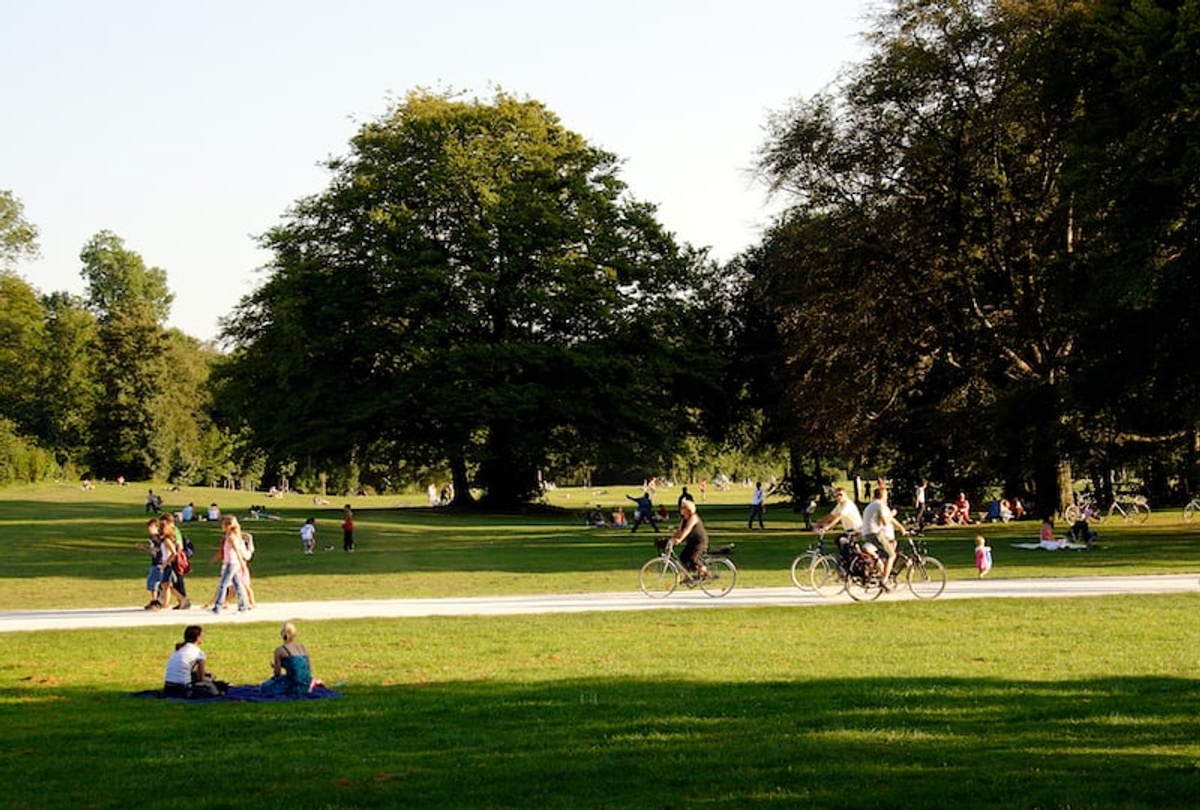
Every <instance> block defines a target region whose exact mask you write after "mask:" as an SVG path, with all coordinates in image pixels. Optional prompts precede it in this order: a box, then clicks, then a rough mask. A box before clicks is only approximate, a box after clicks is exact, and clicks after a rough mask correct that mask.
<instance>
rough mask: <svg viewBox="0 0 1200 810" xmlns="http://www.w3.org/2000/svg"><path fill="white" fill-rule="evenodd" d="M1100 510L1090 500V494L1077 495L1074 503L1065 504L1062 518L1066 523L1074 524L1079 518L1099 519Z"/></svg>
mask: <svg viewBox="0 0 1200 810" xmlns="http://www.w3.org/2000/svg"><path fill="white" fill-rule="evenodd" d="M1099 519H1100V510H1099V509H1098V508H1097V507H1096V502H1095V501H1093V500H1092V498H1091V496H1090V495H1083V496H1081V497H1079V498H1078V499H1077V500H1076V501H1075V503H1073V504H1070V505H1068V506H1067V508H1066V509H1064V510H1063V520H1065V521H1067V523H1071V524H1074V523H1076V522H1078V521H1080V520H1099Z"/></svg>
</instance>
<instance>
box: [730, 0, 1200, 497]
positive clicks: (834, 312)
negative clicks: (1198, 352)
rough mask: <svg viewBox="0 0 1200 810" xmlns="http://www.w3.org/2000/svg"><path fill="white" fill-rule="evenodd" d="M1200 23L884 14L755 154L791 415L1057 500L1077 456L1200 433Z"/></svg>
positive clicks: (1041, 14)
mask: <svg viewBox="0 0 1200 810" xmlns="http://www.w3.org/2000/svg"><path fill="white" fill-rule="evenodd" d="M1198 37H1200V18H1198V17H1197V15H1196V4H1195V3H1183V4H1169V5H1167V4H1152V3H1136V2H1135V3H1128V2H1117V1H1116V0H1113V1H1112V2H1104V3H1070V2H1032V3H1004V2H987V1H985V0H955V1H954V2H936V3H935V2H927V1H926V0H901V2H897V3H896V4H895V6H894V7H893V8H892V9H890V10H889V11H888V12H886V13H884V14H882V15H881V16H880V17H879V18H878V19H877V21H876V24H875V27H874V29H873V31H872V34H871V40H870V41H871V43H872V45H873V46H874V47H873V51H872V53H871V55H870V56H869V57H868V58H867V59H866V60H865V61H864V62H863V63H862V64H860V65H858V66H856V67H855V68H854V69H853V70H852V71H851V72H850V73H849V74H848V76H847V77H846V79H845V80H844V82H843V83H842V84H841V85H840V86H839V87H838V88H837V90H836V91H835V92H832V93H829V94H822V95H818V96H816V97H814V98H811V99H806V100H800V101H798V102H797V103H796V104H795V106H794V107H793V108H792V109H790V110H787V111H785V112H783V113H781V114H779V115H777V116H776V117H775V118H774V120H773V121H772V129H771V134H770V139H769V141H768V142H767V144H766V145H765V147H764V149H763V151H762V154H761V162H760V166H761V169H762V172H763V175H764V177H765V178H766V179H767V181H768V182H769V183H770V184H771V186H772V188H773V189H775V190H776V191H777V192H779V193H781V194H784V195H786V197H787V199H789V200H790V202H791V205H790V207H789V209H788V210H787V212H786V213H785V214H784V215H783V216H781V217H780V218H779V219H778V221H777V222H776V223H775V225H774V227H773V228H772V229H771V231H770V232H769V233H768V235H767V237H766V239H765V240H764V243H763V245H762V246H761V247H759V248H757V249H755V250H753V251H750V252H748V253H747V254H746V255H745V256H744V257H743V258H742V263H743V265H744V268H745V269H746V271H747V272H748V273H749V274H750V276H751V277H752V278H753V279H754V280H755V286H754V288H753V289H754V290H755V292H756V293H758V294H757V295H756V296H754V297H752V298H750V299H749V300H748V302H747V307H748V308H755V309H757V310H758V311H760V312H762V313H764V314H765V318H766V320H767V322H768V323H769V324H770V327H771V330H772V333H773V334H771V335H770V336H769V337H772V338H773V340H767V341H763V339H762V336H761V335H758V336H756V342H755V343H754V344H753V345H756V346H760V347H761V346H765V347H766V348H765V351H767V352H768V353H770V354H771V355H772V356H774V357H775V361H774V362H772V363H770V364H767V367H769V368H773V369H776V370H778V372H779V373H778V375H777V376H776V378H775V379H774V380H773V381H771V385H768V386H761V387H760V388H759V389H758V390H759V391H760V393H765V394H767V395H768V396H767V398H766V399H765V400H764V401H765V403H766V406H767V407H768V410H769V412H770V414H771V416H772V421H773V424H774V426H775V430H776V431H777V432H778V433H779V435H780V436H781V437H782V438H784V439H785V440H787V441H788V442H789V443H790V444H791V445H792V446H795V447H802V448H805V450H806V451H807V452H808V453H810V454H811V455H812V456H813V457H821V456H822V455H824V456H825V457H826V458H828V457H829V456H831V455H836V456H841V457H845V458H851V459H857V460H858V463H859V464H861V465H862V466H863V467H865V468H874V469H880V468H883V469H890V470H892V471H896V470H898V471H900V472H902V473H904V474H907V475H908V476H909V477H911V478H919V477H929V478H932V479H934V480H938V481H942V482H947V483H949V484H951V485H954V484H958V485H962V484H963V483H964V482H965V483H968V484H981V483H983V482H987V481H1000V482H1004V483H1005V484H1006V485H1007V486H1008V487H1009V489H1010V490H1016V491H1019V492H1021V493H1022V494H1028V493H1029V492H1033V493H1034V494H1036V496H1037V498H1038V501H1039V504H1040V505H1041V507H1042V509H1043V510H1046V511H1052V510H1053V509H1054V508H1055V507H1057V506H1058V504H1059V503H1060V501H1061V500H1063V499H1066V498H1068V497H1070V489H1069V487H1070V482H1071V480H1072V477H1073V475H1072V469H1073V468H1072V463H1073V462H1080V461H1082V462H1084V463H1085V464H1087V465H1088V467H1087V470H1088V472H1091V473H1093V474H1094V475H1095V477H1096V478H1097V479H1098V481H1099V482H1100V483H1101V484H1111V482H1112V481H1113V480H1114V478H1116V477H1118V475H1119V469H1120V467H1121V464H1122V463H1123V462H1124V463H1129V462H1132V461H1134V460H1136V461H1139V462H1141V467H1142V471H1143V472H1145V471H1146V470H1147V468H1149V467H1150V466H1151V465H1150V464H1149V462H1148V461H1147V459H1148V458H1149V457H1150V456H1151V455H1153V453H1160V454H1161V453H1164V452H1169V451H1170V448H1171V447H1172V446H1173V447H1174V448H1175V449H1177V450H1184V451H1186V450H1187V449H1188V448H1189V447H1190V448H1192V453H1193V454H1194V447H1195V435H1196V433H1195V429H1196V425H1197V423H1198V421H1200V419H1198V416H1200V412H1198V411H1197V406H1196V404H1195V403H1196V397H1195V396H1194V392H1195V385H1196V383H1195V381H1194V380H1188V381H1186V382H1184V383H1183V385H1180V384H1179V382H1180V381H1179V376H1180V375H1179V374H1178V370H1179V368H1181V367H1182V366H1183V365H1186V359H1187V357H1189V356H1190V357H1193V358H1194V357H1195V349H1196V346H1197V343H1196V326H1195V323H1194V319H1193V318H1190V317H1188V316H1186V315H1184V314H1183V313H1184V312H1192V311H1194V302H1195V301H1196V300H1197V299H1196V293H1197V289H1196V285H1197V281H1196V279H1197V277H1198V274H1197V273H1196V268H1195V262H1196V258H1195V244H1196V235H1197V232H1196V228H1197V223H1196V218H1195V215H1194V207H1195V204H1196V181H1197V171H1196V170H1197V168H1198V167H1197V164H1196V148H1197V143H1198V141H1197V137H1198V135H1197V133H1198V132H1200V130H1197V128H1196V126H1195V124H1196V123H1197V122H1196V113H1195V108H1194V99H1195V76H1196V75H1197V73H1196V71H1195V68H1196V65H1195V61H1196V53H1197V51H1196V47H1195V46H1196V42H1197V38H1198ZM1189 82H1190V84H1189ZM1148 84H1149V85H1153V86H1154V89H1153V90H1152V89H1151V88H1150V87H1148V86H1147V85H1148ZM1187 301H1190V302H1192V306H1191V307H1190V308H1189V306H1188V305H1187V304H1186V303H1185V302H1187ZM1131 327H1132V328H1131ZM1126 335H1128V340H1126V339H1125V336H1126ZM1135 433H1136V434H1140V435H1139V436H1136V437H1135V435H1134V434H1135ZM1139 438H1141V439H1147V441H1144V442H1141V443H1140V446H1139V448H1138V449H1137V450H1136V451H1134V452H1126V453H1125V454H1124V455H1118V454H1117V453H1116V451H1117V449H1118V448H1125V449H1128V448H1129V447H1130V446H1131V445H1133V444H1135V443H1137V439H1139ZM1172 442H1174V443H1175V444H1174V445H1172ZM1148 451H1149V452H1148ZM1192 459H1193V463H1194V455H1193V457H1192ZM1187 471H1188V470H1187V465H1186V463H1184V464H1182V465H1177V466H1176V468H1175V470H1174V473H1175V474H1176V475H1177V476H1181V479H1180V480H1183V481H1185V482H1186V480H1187V475H1186V474H1187ZM1143 477H1150V476H1148V475H1143ZM1164 483H1165V479H1164ZM1184 486H1186V483H1185V484H1184Z"/></svg>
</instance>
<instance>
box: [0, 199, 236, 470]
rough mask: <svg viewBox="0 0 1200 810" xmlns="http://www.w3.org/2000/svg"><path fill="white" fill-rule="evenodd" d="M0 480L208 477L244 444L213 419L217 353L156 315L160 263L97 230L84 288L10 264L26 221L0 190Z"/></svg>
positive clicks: (26, 252)
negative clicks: (30, 276) (41, 284)
mask: <svg viewBox="0 0 1200 810" xmlns="http://www.w3.org/2000/svg"><path fill="white" fill-rule="evenodd" d="M0 248H2V251H3V252H0V403H2V404H0V483H10V482H12V481H25V480H38V479H42V478H47V477H51V476H55V475H68V476H76V475H89V476H96V477H101V478H110V479H114V478H117V477H118V476H124V477H127V478H130V479H144V478H160V479H161V478H175V479H177V480H181V481H188V482H196V483H200V482H204V483H212V484H216V483H218V482H220V481H224V480H229V479H230V478H231V477H232V476H233V475H234V474H235V472H237V471H238V470H240V469H244V460H241V461H239V460H238V459H237V457H238V455H239V454H241V455H243V456H244V455H245V454H246V449H245V448H244V447H241V446H240V445H239V442H237V441H235V440H234V439H233V438H232V437H231V435H230V434H229V432H228V431H226V430H223V429H221V428H220V427H219V426H218V425H217V423H216V422H214V419H213V413H212V408H211V405H212V399H211V395H210V394H209V393H208V386H207V381H208V377H209V374H210V372H211V368H212V365H213V363H214V361H215V360H216V358H217V353H216V351H215V350H214V349H213V348H212V347H206V346H203V345H201V344H200V343H199V342H198V341H196V340H195V339H193V338H190V337H187V336H186V335H183V334H182V333H180V332H179V331H178V330H167V329H165V328H164V327H163V326H162V324H163V322H164V321H165V320H166V318H167V316H168V315H169V313H170V307H171V302H172V296H171V293H170V291H169V290H168V289H167V284H166V274H165V273H164V272H163V271H162V270H161V269H159V268H154V267H146V265H145V263H144V262H143V261H142V259H141V257H140V256H138V255H137V254H136V253H134V252H132V251H130V250H128V249H126V248H125V246H124V244H123V243H122V242H121V240H120V239H119V238H118V237H117V236H116V235H114V234H112V233H109V232H101V233H98V234H96V235H95V236H94V237H93V238H92V239H90V240H89V241H88V243H87V244H86V245H85V246H84V247H83V250H82V251H81V254H80V264H81V273H82V275H83V277H84V279H85V281H86V286H87V290H86V293H85V295H84V296H82V297H80V296H72V295H69V294H66V293H61V292H55V293H51V294H48V295H43V294H41V293H40V292H38V291H37V290H36V289H34V288H33V287H32V286H31V285H30V284H29V283H28V282H26V281H25V280H24V279H22V278H21V277H20V276H19V275H18V274H17V273H16V272H15V269H14V268H15V265H16V264H17V262H18V261H20V260H21V259H23V258H28V257H30V256H34V255H36V253H37V229H36V227H34V226H33V225H32V223H29V222H28V221H27V220H26V219H25V217H24V212H23V210H22V207H21V204H20V201H19V200H17V199H16V198H15V197H14V196H13V195H12V194H11V193H10V192H0Z"/></svg>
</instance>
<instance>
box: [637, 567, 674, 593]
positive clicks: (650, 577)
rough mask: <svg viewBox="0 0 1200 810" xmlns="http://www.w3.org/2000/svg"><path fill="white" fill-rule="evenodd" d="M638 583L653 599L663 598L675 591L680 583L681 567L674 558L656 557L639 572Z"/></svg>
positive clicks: (643, 591)
mask: <svg viewBox="0 0 1200 810" xmlns="http://www.w3.org/2000/svg"><path fill="white" fill-rule="evenodd" d="M638 585H640V586H641V588H642V593H644V594H646V596H649V597H650V598H651V599H662V598H664V597H667V596H670V595H671V594H673V593H674V592H675V588H676V587H677V586H678V585H679V568H678V566H676V565H675V562H674V561H673V560H668V559H667V558H665V557H655V558H654V559H652V560H650V561H649V562H647V563H646V564H645V565H643V566H642V570H641V571H639V572H638Z"/></svg>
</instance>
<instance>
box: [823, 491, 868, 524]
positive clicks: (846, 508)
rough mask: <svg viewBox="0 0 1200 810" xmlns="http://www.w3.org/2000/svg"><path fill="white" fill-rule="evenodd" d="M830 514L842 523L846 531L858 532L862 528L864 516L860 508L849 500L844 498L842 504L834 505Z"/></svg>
mask: <svg viewBox="0 0 1200 810" xmlns="http://www.w3.org/2000/svg"><path fill="white" fill-rule="evenodd" d="M829 514H831V515H833V516H834V518H836V519H839V520H841V521H842V529H843V530H844V531H847V532H856V531H858V530H859V529H861V528H862V524H863V519H862V515H861V514H860V513H859V511H858V506H857V505H855V503H854V501H852V500H850V499H849V498H842V500H841V502H840V503H836V504H834V506H833V509H832V510H831V511H830V512H829Z"/></svg>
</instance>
